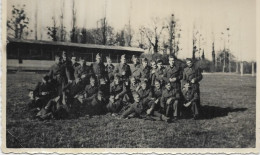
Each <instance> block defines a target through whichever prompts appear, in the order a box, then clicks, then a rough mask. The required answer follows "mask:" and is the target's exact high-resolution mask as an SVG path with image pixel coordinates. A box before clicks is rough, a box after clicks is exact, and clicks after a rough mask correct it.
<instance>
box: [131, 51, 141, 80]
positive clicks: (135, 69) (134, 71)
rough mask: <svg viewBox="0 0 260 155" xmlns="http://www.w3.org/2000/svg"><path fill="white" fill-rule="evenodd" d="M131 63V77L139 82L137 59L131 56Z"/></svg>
mask: <svg viewBox="0 0 260 155" xmlns="http://www.w3.org/2000/svg"><path fill="white" fill-rule="evenodd" d="M132 61H133V65H132V67H131V71H132V77H135V79H136V80H140V76H141V75H140V70H139V69H140V66H141V65H140V63H139V62H138V58H137V57H136V55H133V56H132Z"/></svg>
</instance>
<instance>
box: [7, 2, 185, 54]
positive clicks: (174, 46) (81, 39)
mask: <svg viewBox="0 0 260 155" xmlns="http://www.w3.org/2000/svg"><path fill="white" fill-rule="evenodd" d="M62 2H63V3H62V5H61V13H60V16H59V18H58V19H56V18H55V17H54V16H53V17H52V19H51V20H52V24H51V25H50V26H47V27H46V29H47V35H48V36H49V39H51V40H52V41H61V42H64V41H68V42H73V43H83V44H85V43H90V44H100V45H119V46H133V42H134V41H133V38H135V43H134V44H135V45H134V46H138V47H140V48H143V49H148V50H150V51H153V52H154V53H158V52H159V51H164V52H166V51H167V50H169V51H170V53H173V54H176V55H177V53H178V51H179V50H180V49H179V41H178V40H177V39H178V38H180V31H181V29H180V25H178V24H177V20H176V19H175V16H174V15H173V14H172V15H170V17H169V18H167V19H164V20H162V19H160V18H153V19H152V25H151V26H150V27H145V26H141V27H140V28H139V30H138V31H137V32H134V30H133V29H132V28H131V22H130V20H129V23H127V24H126V25H125V27H124V28H123V29H122V30H119V31H116V30H115V29H114V28H113V27H112V26H111V25H110V24H109V21H108V20H107V18H106V16H104V18H102V19H100V20H98V21H97V23H99V24H97V27H96V28H92V29H86V28H85V27H78V26H77V25H76V22H77V15H78V14H77V9H76V6H75V1H74V0H73V1H72V2H73V3H72V25H71V29H70V30H68V29H67V27H66V26H65V25H64V3H65V1H62ZM25 7H26V6H25V5H23V6H21V7H20V6H19V7H18V6H13V8H12V18H11V19H9V20H8V21H7V28H8V32H9V33H8V36H9V37H14V38H18V39H22V38H23V37H24V36H27V35H28V33H35V39H36V40H37V20H36V25H35V30H34V32H33V30H29V27H28V25H29V22H30V19H29V17H27V14H26V12H25ZM35 18H37V14H35ZM28 30H29V31H28ZM162 38H163V39H162ZM165 38H166V39H165Z"/></svg>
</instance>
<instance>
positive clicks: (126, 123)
mask: <svg viewBox="0 0 260 155" xmlns="http://www.w3.org/2000/svg"><path fill="white" fill-rule="evenodd" d="M41 77H42V74H35V73H16V74H7V107H6V108H7V117H6V123H7V126H6V130H7V132H6V137H7V141H6V143H7V147H8V148H16V147H19V148H20V147H25V148H58V147H59V148H70V147H74V148H80V147H85V148H111V147H113V148H241V147H242V148H245V147H255V126H256V123H255V118H256V78H255V77H251V76H243V77H241V76H240V75H223V74H205V75H204V79H203V81H202V82H201V104H202V106H203V111H204V113H205V114H204V116H203V118H202V119H201V120H196V121H194V120H191V119H181V120H178V121H177V122H175V123H165V122H162V121H151V120H142V119H137V118H134V119H128V120H124V119H123V120H118V119H116V118H114V117H112V116H111V115H110V114H107V115H105V116H95V117H92V118H89V117H87V116H85V117H80V118H78V119H70V120H50V121H44V122H41V121H38V120H32V119H30V117H29V114H28V111H27V109H26V105H27V102H28V97H27V94H28V91H27V89H28V88H34V86H35V85H36V83H37V82H38V81H40V79H41Z"/></svg>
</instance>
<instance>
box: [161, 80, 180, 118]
mask: <svg viewBox="0 0 260 155" xmlns="http://www.w3.org/2000/svg"><path fill="white" fill-rule="evenodd" d="M179 100H180V92H179V90H178V88H174V87H172V85H171V82H170V81H169V80H166V83H165V89H164V90H163V93H162V98H161V108H163V109H164V110H163V111H164V113H163V114H165V115H166V116H167V117H173V119H174V120H176V119H178V117H179V112H180V109H179V108H180V106H179Z"/></svg>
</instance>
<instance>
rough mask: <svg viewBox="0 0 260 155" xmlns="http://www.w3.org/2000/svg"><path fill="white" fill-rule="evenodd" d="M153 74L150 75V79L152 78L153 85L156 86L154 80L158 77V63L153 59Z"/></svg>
mask: <svg viewBox="0 0 260 155" xmlns="http://www.w3.org/2000/svg"><path fill="white" fill-rule="evenodd" d="M151 67H152V68H151V75H150V79H151V87H154V82H155V79H156V75H155V73H156V72H157V64H156V61H151Z"/></svg>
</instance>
